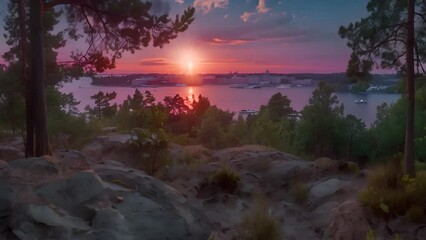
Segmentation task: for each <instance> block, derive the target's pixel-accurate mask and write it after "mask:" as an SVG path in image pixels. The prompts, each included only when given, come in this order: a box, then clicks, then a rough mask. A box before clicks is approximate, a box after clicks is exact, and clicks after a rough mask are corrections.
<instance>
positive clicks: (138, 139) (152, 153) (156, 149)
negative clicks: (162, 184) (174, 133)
mask: <svg viewBox="0 0 426 240" xmlns="http://www.w3.org/2000/svg"><path fill="white" fill-rule="evenodd" d="M129 144H130V146H131V148H133V149H134V150H135V151H136V153H137V154H138V158H139V160H140V163H141V167H142V169H143V170H145V171H146V172H147V173H148V174H150V175H154V174H155V173H156V172H157V171H158V170H160V169H161V168H163V167H164V166H166V165H167V164H168V152H167V147H168V139H167V135H166V133H165V132H164V130H163V129H161V128H159V129H150V130H148V129H138V128H135V129H133V130H132V138H131V140H130V142H129Z"/></svg>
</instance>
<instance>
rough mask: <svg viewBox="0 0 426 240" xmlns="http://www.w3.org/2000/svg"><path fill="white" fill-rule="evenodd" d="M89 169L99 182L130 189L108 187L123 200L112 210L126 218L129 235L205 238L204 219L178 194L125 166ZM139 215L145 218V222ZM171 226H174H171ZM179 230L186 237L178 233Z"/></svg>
mask: <svg viewBox="0 0 426 240" xmlns="http://www.w3.org/2000/svg"><path fill="white" fill-rule="evenodd" d="M93 168H94V170H95V172H96V173H97V174H98V175H99V176H100V177H101V178H102V179H103V181H106V182H109V183H114V182H120V183H121V184H120V186H119V188H121V185H123V186H125V188H127V189H133V190H134V192H133V191H130V192H129V191H123V190H119V189H117V190H114V189H112V188H109V187H108V188H109V190H110V194H111V195H112V196H113V197H114V198H115V197H116V196H121V197H123V199H124V201H123V202H122V203H120V204H118V205H116V206H115V208H116V210H117V211H118V212H120V214H122V215H123V216H124V217H125V218H126V220H127V221H128V224H129V229H130V231H131V232H134V231H136V232H137V233H141V234H142V232H143V231H145V234H148V233H149V234H153V235H152V238H149V237H148V238H147V239H162V238H159V237H156V236H154V235H155V234H159V235H158V236H168V237H167V238H163V239H194V240H195V239H207V238H208V237H209V235H210V231H211V230H210V226H209V224H208V220H207V218H206V216H205V215H204V214H203V213H202V212H201V211H200V210H198V209H196V208H194V207H192V206H191V205H190V204H189V203H188V200H187V199H186V198H185V197H183V196H182V194H180V193H178V192H177V191H176V190H174V189H173V188H171V187H169V186H167V185H165V184H163V183H162V182H160V181H159V180H158V179H155V178H152V177H150V176H148V175H146V174H145V173H144V172H142V171H139V170H135V169H131V168H127V167H116V166H109V165H104V164H102V165H95V166H94V167H93ZM148 206H149V207H148ZM147 207H148V208H147ZM149 209H150V210H149ZM135 212H139V213H140V214H141V215H139V214H135ZM141 216H147V219H145V217H141ZM130 219H132V220H130ZM161 219H163V220H161ZM158 224H159V225H158ZM172 224H176V225H173V227H171V226H172ZM161 229H163V230H161ZM183 230H184V231H185V234H186V235H185V234H182V233H178V232H179V231H183ZM161 232H163V233H161ZM169 234H170V235H169ZM184 235H185V236H184Z"/></svg>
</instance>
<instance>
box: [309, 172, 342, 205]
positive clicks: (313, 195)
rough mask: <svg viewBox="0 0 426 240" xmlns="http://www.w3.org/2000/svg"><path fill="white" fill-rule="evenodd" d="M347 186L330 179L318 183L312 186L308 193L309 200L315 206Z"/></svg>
mask: <svg viewBox="0 0 426 240" xmlns="http://www.w3.org/2000/svg"><path fill="white" fill-rule="evenodd" d="M347 185H348V183H347V182H345V181H342V180H339V179H336V178H332V179H328V180H326V181H323V182H320V183H318V184H316V185H314V186H312V188H311V190H310V192H309V200H310V201H311V202H312V203H314V204H317V203H319V202H320V201H322V200H324V199H326V198H327V197H330V196H331V195H333V194H335V193H336V192H337V191H339V190H342V189H343V188H345V187H346V186H347Z"/></svg>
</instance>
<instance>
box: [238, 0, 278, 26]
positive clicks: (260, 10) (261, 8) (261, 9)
mask: <svg viewBox="0 0 426 240" xmlns="http://www.w3.org/2000/svg"><path fill="white" fill-rule="evenodd" d="M269 10H271V9H270V8H267V7H266V2H265V0H259V3H258V4H257V6H256V12H244V13H243V15H241V16H240V18H241V20H243V22H249V21H250V19H253V17H255V18H254V19H253V20H252V21H253V22H257V21H259V19H260V17H261V15H262V14H265V13H267V12H269Z"/></svg>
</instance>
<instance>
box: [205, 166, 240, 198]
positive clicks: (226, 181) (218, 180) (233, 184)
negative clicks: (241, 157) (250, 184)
mask: <svg viewBox="0 0 426 240" xmlns="http://www.w3.org/2000/svg"><path fill="white" fill-rule="evenodd" d="M210 179H211V182H212V183H213V184H215V185H217V186H219V187H220V188H221V189H222V191H224V192H226V193H235V192H236V191H237V188H238V183H239V182H240V175H238V173H237V172H235V171H233V170H231V169H229V168H228V167H222V168H221V169H219V170H218V171H216V172H214V173H213V174H212V176H211V177H210Z"/></svg>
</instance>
